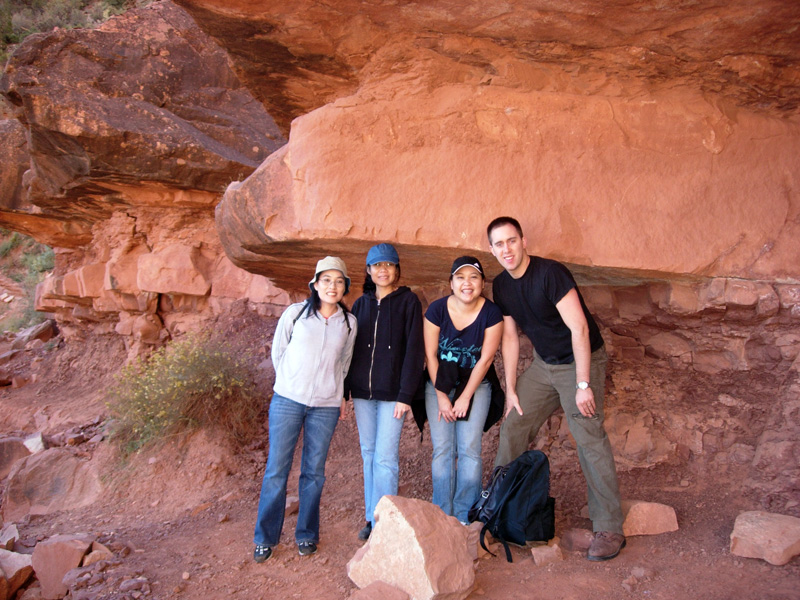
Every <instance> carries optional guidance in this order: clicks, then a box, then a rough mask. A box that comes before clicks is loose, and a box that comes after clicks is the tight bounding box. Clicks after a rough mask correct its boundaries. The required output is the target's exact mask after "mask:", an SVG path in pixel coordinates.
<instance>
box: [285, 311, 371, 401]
mask: <svg viewBox="0 0 800 600" xmlns="http://www.w3.org/2000/svg"><path fill="white" fill-rule="evenodd" d="M304 308H305V303H303V302H300V303H297V304H292V305H291V306H290V307H289V308H287V309H286V310H285V311H283V314H282V315H281V318H280V320H279V321H278V327H277V328H276V329H275V336H274V337H273V339H272V364H273V366H274V367H275V387H274V389H275V392H276V393H278V394H280V395H281V396H284V397H286V398H289V399H290V400H294V401H295V402H299V403H300V404H305V405H306V406H313V407H319V406H335V407H337V408H338V407H339V406H341V403H342V398H343V397H344V378H345V375H347V370H348V369H349V368H350V360H351V359H352V358H353V344H354V343H355V339H356V328H357V327H358V324H357V322H356V318H355V317H354V316H353V315H352V314H348V319H349V320H350V329H349V330H348V328H347V324H346V323H345V320H344V319H345V317H344V311H343V310H342V309H341V308H339V309H338V310H337V311H336V312H335V313H334V314H333V315H331V316H330V317H329V318H328V319H326V318H325V317H323V316H322V315H321V314H319V313H317V314H316V315H310V316H309V314H308V313H307V312H305V313H303V316H302V317H300V318H299V319H298V318H297V316H298V315H299V314H300V312H301V311H302V310H303V309H304Z"/></svg>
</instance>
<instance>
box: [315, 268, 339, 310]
mask: <svg viewBox="0 0 800 600" xmlns="http://www.w3.org/2000/svg"><path fill="white" fill-rule="evenodd" d="M345 285H346V282H345V279H344V275H343V274H342V272H341V271H337V270H336V269H329V270H327V271H323V272H322V273H320V274H319V277H317V280H316V281H315V282H314V289H315V290H317V292H318V293H319V299H320V300H321V301H322V302H324V303H325V304H333V305H336V304H338V303H339V302H341V301H342V298H344V290H345Z"/></svg>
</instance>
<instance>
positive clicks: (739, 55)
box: [177, 0, 800, 131]
mask: <svg viewBox="0 0 800 600" xmlns="http://www.w3.org/2000/svg"><path fill="white" fill-rule="evenodd" d="M177 1H178V4H180V5H181V6H184V7H185V8H186V10H188V11H189V12H190V13H191V14H192V16H193V17H194V18H195V19H196V20H197V22H198V23H199V24H200V25H201V27H203V28H204V29H205V30H206V31H208V32H209V33H211V35H213V36H214V37H215V38H216V39H218V40H219V41H220V43H221V44H223V45H224V46H225V48H226V49H227V50H228V51H229V52H230V54H231V56H232V57H233V59H234V61H235V62H236V65H237V70H238V72H239V74H240V77H241V78H242V79H243V81H244V82H245V83H246V85H247V87H248V88H250V89H251V90H253V91H254V93H255V94H256V95H257V96H258V97H259V99H261V100H262V101H263V102H264V103H265V104H266V105H267V106H269V107H270V112H272V113H273V114H275V115H277V117H276V118H277V120H278V121H279V122H280V123H281V126H282V127H283V128H284V130H285V131H286V130H288V127H289V123H290V122H291V120H292V119H293V118H295V117H297V116H299V115H301V114H303V113H306V112H309V111H310V110H312V109H314V108H317V107H319V106H321V105H322V104H325V103H328V102H330V101H331V99H333V98H337V97H342V96H346V95H349V92H350V91H351V90H353V89H355V88H356V87H357V86H358V85H359V83H361V82H362V81H363V80H364V78H366V77H369V76H371V75H375V74H377V75H378V76H381V77H392V75H393V74H396V76H397V77H398V80H399V81H400V82H403V83H405V84H406V85H408V86H409V87H422V86H424V85H425V83H426V82H420V81H417V80H414V79H413V78H405V79H403V75H404V72H405V70H406V69H407V67H408V65H409V64H410V63H413V62H415V61H424V60H426V59H427V60H435V59H437V58H440V57H441V58H443V59H447V60H449V61H451V62H452V65H453V67H454V69H453V71H452V76H451V77H452V79H457V78H458V77H459V76H460V75H461V73H462V72H463V69H459V68H458V67H459V65H471V66H474V67H475V68H477V69H479V70H480V71H481V72H482V75H483V76H484V79H483V80H482V83H484V84H486V85H488V84H491V83H492V82H493V81H496V80H498V79H499V80H503V79H507V78H513V79H516V80H518V81H520V82H524V83H526V84H528V85H529V86H531V87H535V88H537V89H538V88H543V87H547V86H559V87H562V88H567V89H570V90H571V91H573V92H575V93H577V94H579V95H588V94H592V93H597V92H604V93H605V94H608V95H622V96H637V95H638V93H639V92H641V91H642V90H643V89H645V88H656V89H658V88H666V87H670V86H673V85H676V84H681V85H689V86H691V87H695V88H697V89H699V90H702V91H703V92H709V93H717V92H720V91H724V92H725V93H726V94H728V95H730V96H731V97H733V98H735V99H736V101H737V103H739V104H749V105H753V106H759V107H763V106H764V105H768V106H772V107H775V108H776V109H779V110H793V109H796V108H797V96H796V94H795V93H794V89H795V86H796V79H795V77H796V72H797V71H796V64H797V60H798V58H799V57H800V47H798V43H797V38H796V35H795V29H794V27H795V26H796V25H797V23H798V21H800V9H798V7H797V5H796V4H794V3H791V2H782V1H780V0H769V1H767V2H762V3H760V4H759V10H753V9H752V5H751V4H749V3H747V2H745V0H736V1H734V2H728V3H725V4H724V5H720V4H719V3H715V2H710V1H708V0H701V1H699V2H693V3H691V4H680V5H674V4H670V5H668V6H667V5H663V6H662V5H656V6H654V5H653V4H652V3H645V2H640V3H636V2H633V3H631V2H618V1H614V2H605V1H602V0H588V1H586V2H581V3H580V4H578V5H569V7H568V8H567V7H566V6H565V5H564V4H563V3H559V2H553V1H551V0H538V1H535V2H529V1H523V0H511V1H508V2H503V3H496V2H488V1H479V2H451V1H448V2H445V1H441V0H426V1H425V2H420V3H414V4H412V5H406V4H398V3H396V2H382V1H378V2H370V3H368V4H365V3H363V2H359V1H357V0H343V1H339V2H336V3H335V5H333V4H332V5H320V4H319V3H315V2H312V1H311V0H300V1H299V2H295V3H292V4H291V5H288V4H286V3H282V2H278V1H277V0H266V1H262V2H252V1H250V0H177ZM386 48H391V50H390V51H388V52H387V51H385V50H386ZM445 79H446V78H445Z"/></svg>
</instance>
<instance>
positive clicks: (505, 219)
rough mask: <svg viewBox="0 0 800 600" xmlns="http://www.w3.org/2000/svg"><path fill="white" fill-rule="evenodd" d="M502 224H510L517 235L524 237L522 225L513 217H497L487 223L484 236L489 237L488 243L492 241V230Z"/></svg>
mask: <svg viewBox="0 0 800 600" xmlns="http://www.w3.org/2000/svg"><path fill="white" fill-rule="evenodd" d="M503 225H512V226H513V227H514V229H516V230H517V233H518V234H519V237H524V236H523V235H522V226H521V225H520V224H519V221H517V220H516V219H515V218H514V217H497V218H496V219H494V220H492V222H491V223H489V226H488V227H487V228H486V237H487V238H489V243H490V244H491V243H492V231H493V230H494V229H497V228H498V227H502V226H503Z"/></svg>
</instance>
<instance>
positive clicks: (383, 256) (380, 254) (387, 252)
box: [367, 244, 400, 266]
mask: <svg viewBox="0 0 800 600" xmlns="http://www.w3.org/2000/svg"><path fill="white" fill-rule="evenodd" d="M379 262H390V263H392V264H394V265H399V264H400V257H399V256H398V255H397V250H395V249H394V246H392V245H391V244H378V245H377V246H373V247H372V248H370V249H369V252H367V266H369V265H374V264H375V263H379Z"/></svg>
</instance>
